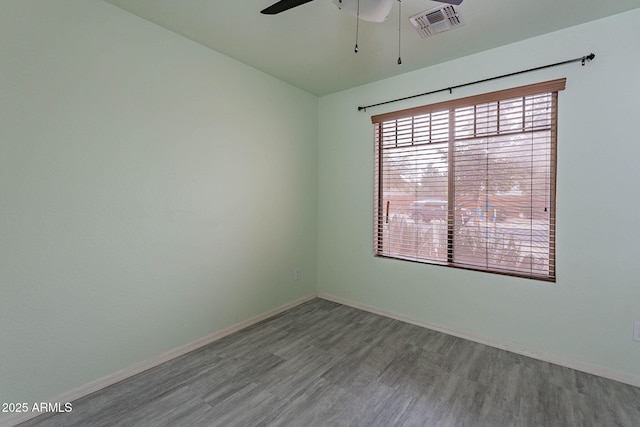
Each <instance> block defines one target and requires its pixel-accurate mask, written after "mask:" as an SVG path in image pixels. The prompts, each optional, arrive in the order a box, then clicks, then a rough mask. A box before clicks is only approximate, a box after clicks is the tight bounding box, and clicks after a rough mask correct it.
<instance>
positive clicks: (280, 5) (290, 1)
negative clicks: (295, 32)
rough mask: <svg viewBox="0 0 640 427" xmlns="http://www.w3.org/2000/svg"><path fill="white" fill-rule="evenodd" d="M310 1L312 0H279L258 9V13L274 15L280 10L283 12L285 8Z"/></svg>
mask: <svg viewBox="0 0 640 427" xmlns="http://www.w3.org/2000/svg"><path fill="white" fill-rule="evenodd" d="M310 1H313V0H280V1H279V2H277V3H274V4H272V5H271V6H269V7H268V8H266V9H264V10H262V11H260V13H264V14H265V15H276V14H278V13H280V12H284V11H285V10H289V9H293V8H294V7H298V6H300V5H303V4H305V3H309V2H310Z"/></svg>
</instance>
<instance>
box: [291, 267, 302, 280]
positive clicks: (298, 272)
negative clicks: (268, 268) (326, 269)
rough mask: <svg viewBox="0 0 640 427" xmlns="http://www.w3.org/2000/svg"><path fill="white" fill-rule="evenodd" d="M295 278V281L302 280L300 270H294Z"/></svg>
mask: <svg viewBox="0 0 640 427" xmlns="http://www.w3.org/2000/svg"><path fill="white" fill-rule="evenodd" d="M293 278H294V279H295V280H300V279H301V278H302V271H301V270H300V269H299V268H296V269H295V270H293Z"/></svg>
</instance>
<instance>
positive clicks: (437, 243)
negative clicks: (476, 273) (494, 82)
mask: <svg viewBox="0 0 640 427" xmlns="http://www.w3.org/2000/svg"><path fill="white" fill-rule="evenodd" d="M565 82H566V79H560V80H554V81H549V82H544V83H538V84H534V85H529V86H523V87H518V88H513V89H507V90H503V91H499V92H493V93H488V94H484V95H478V96H473V97H469V98H464V99H458V100H453V101H448V102H443V103H438V104H432V105H427V106H423V107H417V108H412V109H409V110H403V111H397V112H392V113H387V114H382V115H378V116H374V117H372V122H373V123H374V125H375V145H376V148H375V162H376V163H375V181H376V182H375V230H374V249H375V254H376V255H377V256H382V257H389V258H397V259H403V260H409V261H418V262H425V263H430V264H440V265H446V266H450V267H461V268H468V269H473V270H482V271H489V272H494V273H502V274H509V275H515V276H522V277H529V278H535V279H542V280H549V281H555V228H556V224H555V173H556V124H557V102H558V91H560V90H563V89H564V88H565Z"/></svg>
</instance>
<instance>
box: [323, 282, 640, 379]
mask: <svg viewBox="0 0 640 427" xmlns="http://www.w3.org/2000/svg"><path fill="white" fill-rule="evenodd" d="M318 298H322V299H326V300H328V301H333V302H336V303H338V304H342V305H347V306H349V307H353V308H357V309H360V310H364V311H368V312H370V313H374V314H379V315H381V316H385V317H389V318H391V319H396V320H400V321H402V322H406V323H410V324H412V325H416V326H421V327H423V328H427V329H432V330H434V331H438V332H442V333H445V334H448V335H453V336H456V337H458V338H463V339H466V340H469V341H474V342H477V343H480V344H485V345H488V346H491V347H495V348H499V349H501V350H507V351H510V352H512V353H516V354H520V355H523V356H527V357H531V358H533V359H537V360H541V361H543V362H549V363H553V364H555V365H560V366H564V367H566V368H571V369H575V370H577V371H581V372H586V373H588V374H593V375H597V376H599V377H604V378H608V379H610V380H614V381H619V382H621V383H625V384H630V385H632V386H636V387H640V377H638V376H635V375H631V374H627V373H624V372H618V371H614V370H612V369H608V368H604V367H602V366H597V365H593V364H591V363H587V362H582V361H579V360H571V359H566V358H563V357H559V356H557V355H554V354H550V353H545V352H541V351H537V350H534V349H531V348H528V347H525V346H522V345H519V344H512V343H508V342H501V341H497V340H494V339H491V338H486V337H480V336H476V335H473V334H470V333H468V332H465V331H460V330H456V329H452V328H447V327H443V326H440V325H434V324H432V323H426V322H422V321H419V320H415V319H412V318H410V317H407V316H404V315H402V314H398V313H394V312H391V311H387V310H382V309H379V308H377V307H372V306H369V305H366V304H361V303H358V302H354V301H351V300H348V299H345V298H341V297H336V296H333V295H329V294H324V293H321V292H319V293H318Z"/></svg>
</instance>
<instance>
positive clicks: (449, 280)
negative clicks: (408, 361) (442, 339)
mask: <svg viewBox="0 0 640 427" xmlns="http://www.w3.org/2000/svg"><path fill="white" fill-rule="evenodd" d="M638 22H640V10H639V9H636V10H635V11H632V12H628V13H625V14H621V15H617V16H613V17H610V18H608V19H603V20H599V21H594V22H591V23H588V24H585V25H581V26H577V27H573V28H569V29H566V30H563V31H559V32H556V33H553V34H548V35H545V36H542V37H538V38H534V39H530V40H527V41H523V42H519V43H516V44H513V45H508V46H504V47H501V48H498V49H494V50H491V51H486V52H483V53H480V54H477V55H472V56H468V57H465V58H462V59H459V60H455V61H451V62H448V63H444V64H440V65H437V66H434V67H430V68H426V69H422V70H419V71H416V72H411V73H407V74H404V75H401V76H399V77H395V78H390V79H387V80H383V81H379V82H376V83H372V84H368V85H365V86H362V87H357V88H353V89H351V90H347V91H343V92H340V93H335V94H332V95H329V96H325V97H322V98H321V99H320V113H319V117H320V130H319V132H320V138H319V146H318V177H319V182H318V291H319V292H320V293H321V294H327V295H331V296H333V297H338V298H341V299H344V300H348V301H351V302H353V303H357V304H363V305H368V306H371V307H374V308H377V309H380V310H385V311H388V312H392V313H395V314H397V315H399V316H404V317H406V318H410V319H413V320H415V321H418V322H421V323H427V324H431V325H435V326H438V327H441V328H445V329H448V330H453V331H457V332H459V333H462V334H466V335H469V336H474V337H477V338H480V339H483V340H488V341H492V342H498V343H502V344H504V345H506V346H509V345H515V346H518V347H520V348H526V349H531V350H533V351H534V352H537V353H539V354H544V355H548V356H551V358H554V359H558V360H563V361H572V362H578V363H581V364H585V365H593V366H595V367H598V368H603V369H606V370H609V371H612V372H615V373H619V374H621V375H623V376H624V375H632V376H635V378H636V381H637V380H638V378H639V377H640V363H639V361H640V343H638V342H634V341H633V321H634V320H640V279H639V278H638V276H639V270H638V260H637V256H638V243H639V242H640V220H639V219H638V212H640V197H639V196H640V190H638V183H640V168H639V167H638V158H640V144H638V138H637V130H636V126H637V122H638V113H639V112H640V79H638V70H640V49H638V40H640V26H638ZM431 43H437V37H434V38H433V39H427V40H425V55H428V49H429V45H430V44H431ZM590 52H594V53H595V54H596V59H595V61H593V62H592V63H589V64H587V65H586V66H585V67H581V66H580V63H577V64H572V65H567V66H563V67H560V68H552V69H548V70H544V71H539V72H536V73H533V74H526V75H521V76H518V77H513V78H509V79H503V80H499V81H494V82H491V83H485V84H481V85H476V86H471V87H467V88H464V89H459V90H455V91H454V93H453V95H449V94H448V93H444V94H438V95H433V96H430V97H424V98H419V99H414V100H410V101H404V102H401V103H397V104H392V105H385V106H382V107H378V108H373V109H370V110H369V111H367V112H366V113H365V112H358V111H357V108H356V107H357V106H359V105H367V104H373V103H377V102H380V101H385V100H387V99H394V98H398V97H404V96H408V95H413V94H416V93H423V92H427V91H430V90H435V89H440V88H442V87H447V86H454V85H457V84H462V83H466V82H470V81H474V80H479V79H484V78H487V77H491V76H494V75H501V74H505V73H509V72H514V71H518V70H521V69H526V68H532V67H536V66H540V65H544V64H548V63H553V62H559V61H563V60H565V59H570V58H575V57H580V56H583V55H586V54H588V53H590ZM409 60H410V58H406V61H409ZM560 77H567V89H566V90H565V91H563V92H561V93H560V98H559V130H558V132H559V136H558V179H557V185H558V186H557V223H558V226H557V257H558V258H557V283H555V284H550V283H546V282H539V281H533V280H527V279H518V278H513V277H505V276H499V275H493V274H487V273H479V272H472V271H465V270H454V269H449V268H446V267H438V266H430V265H423V264H415V263H409V262H403V261H395V260H386V259H376V258H374V257H373V180H374V179H373V128H372V125H371V121H370V116H371V115H373V114H380V113H384V112H387V111H394V110H399V109H403V108H408V107H412V106H416V105H421V104H429V103H434V102H438V101H442V100H447V99H452V98H457V97H464V96H469V95H474V94H478V93H483V92H489V91H493V90H498V89H505V88H509V87H515V86H519V85H523V84H529V83H535V82H540V81H546V80H551V79H555V78H560ZM614 224H615V225H614Z"/></svg>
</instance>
